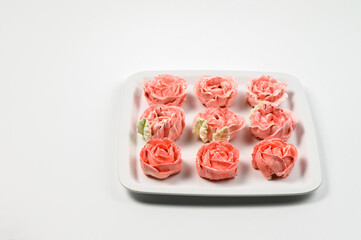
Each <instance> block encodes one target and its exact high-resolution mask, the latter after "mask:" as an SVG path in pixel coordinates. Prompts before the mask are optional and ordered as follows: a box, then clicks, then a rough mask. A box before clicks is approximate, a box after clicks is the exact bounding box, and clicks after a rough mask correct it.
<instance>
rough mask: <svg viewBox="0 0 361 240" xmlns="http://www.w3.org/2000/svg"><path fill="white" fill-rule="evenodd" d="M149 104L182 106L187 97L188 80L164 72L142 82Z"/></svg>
mask: <svg viewBox="0 0 361 240" xmlns="http://www.w3.org/2000/svg"><path fill="white" fill-rule="evenodd" d="M142 86H143V90H144V96H145V98H146V99H147V101H148V103H149V105H153V104H164V105H168V106H179V107H180V106H182V104H183V103H184V101H185V99H186V94H187V92H186V91H187V82H186V81H185V80H184V79H183V78H180V77H177V76H173V75H170V74H163V75H159V76H156V77H154V78H153V79H152V80H149V81H145V82H143V84H142Z"/></svg>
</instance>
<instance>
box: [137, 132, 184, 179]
mask: <svg viewBox="0 0 361 240" xmlns="http://www.w3.org/2000/svg"><path fill="white" fill-rule="evenodd" d="M139 156H140V165H141V167H142V169H143V172H144V173H145V174H146V175H149V176H152V177H155V178H159V179H164V178H167V177H169V176H170V175H172V174H176V173H179V172H180V171H181V170H182V159H181V149H180V148H179V147H177V146H176V145H175V144H174V142H172V141H171V140H170V139H168V138H155V139H152V140H150V141H148V142H147V143H146V144H145V145H144V147H143V148H142V150H141V151H140V154H139Z"/></svg>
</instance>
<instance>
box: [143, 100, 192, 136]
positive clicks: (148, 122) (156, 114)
mask: <svg viewBox="0 0 361 240" xmlns="http://www.w3.org/2000/svg"><path fill="white" fill-rule="evenodd" d="M184 126H185V115H184V111H183V109H182V108H180V107H175V106H167V105H160V104H156V105H152V106H150V107H149V108H148V109H147V110H145V111H144V113H143V114H142V116H141V117H140V120H139V121H138V123H137V131H138V132H139V133H140V134H142V135H143V138H144V139H145V140H146V141H149V140H150V139H152V138H164V137H167V138H169V139H171V140H173V141H174V140H176V139H177V138H178V137H179V136H180V135H182V132H183V129H184Z"/></svg>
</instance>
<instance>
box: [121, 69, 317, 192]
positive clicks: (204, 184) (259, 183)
mask: <svg viewBox="0 0 361 240" xmlns="http://www.w3.org/2000/svg"><path fill="white" fill-rule="evenodd" d="M160 74H172V75H176V76H179V77H181V78H183V79H184V80H186V81H187V84H188V86H187V95H186V101H185V103H184V104H183V105H182V106H181V108H182V109H183V110H184V112H185V128H184V131H183V134H182V135H181V136H180V137H179V138H178V139H177V140H175V144H176V145H177V146H178V147H180V148H181V156H182V171H181V172H179V173H178V174H175V175H172V176H171V177H169V178H167V179H163V180H159V179H156V178H152V177H149V176H147V175H145V174H144V173H143V171H142V168H141V165H140V160H139V153H140V151H141V149H142V148H143V146H144V145H145V143H146V141H145V140H144V139H143V137H142V136H141V135H140V134H138V133H137V122H138V121H139V118H140V116H141V115H142V113H143V112H144V111H145V110H146V109H147V108H148V107H149V105H148V103H147V100H146V98H145V97H144V93H143V88H142V82H144V81H147V80H150V79H152V78H153V77H154V76H157V75H160ZM202 75H215V76H225V75H231V76H233V77H234V79H235V80H236V81H237V82H238V89H237V93H238V94H237V96H236V98H235V101H234V103H233V105H232V106H231V107H230V108H229V109H230V110H231V111H233V112H234V113H237V114H240V115H242V116H243V117H244V118H245V119H246V127H244V128H243V129H242V130H241V131H239V132H238V134H237V135H236V136H235V137H234V138H233V139H231V140H230V143H231V144H232V145H233V146H234V147H235V148H237V149H238V150H239V161H238V163H237V164H238V174H237V176H236V177H234V178H231V179H226V180H220V181H210V180H207V179H204V178H201V177H200V176H199V175H198V173H197V169H196V155H197V151H198V150H199V149H200V147H201V146H203V145H204V143H203V142H202V141H201V140H200V139H199V138H198V137H197V136H195V135H194V134H192V123H193V119H194V117H195V116H196V115H197V113H199V112H200V111H202V110H203V109H205V108H206V107H205V106H203V105H202V103H201V102H200V101H199V100H198V99H197V96H196V95H195V93H194V90H193V88H194V83H195V82H196V80H197V79H198V78H199V77H200V76H202ZM262 75H271V76H272V77H274V78H275V79H277V80H279V81H282V82H284V83H287V84H288V86H287V93H288V98H287V99H286V100H285V101H284V102H283V103H282V104H281V105H280V107H281V108H285V109H289V110H291V111H293V113H294V115H295V116H296V118H297V121H298V123H297V127H296V128H295V130H294V132H293V134H292V135H291V137H290V138H289V139H288V141H287V142H288V143H291V144H293V145H294V146H295V147H296V148H297V150H298V158H297V160H296V162H295V165H294V168H293V170H292V172H291V174H290V175H289V176H288V177H287V178H279V179H274V180H272V181H267V179H265V177H264V176H263V175H262V173H261V172H260V171H258V170H255V169H254V168H253V167H252V164H251V161H252V151H253V147H254V146H255V145H256V144H257V143H258V142H260V140H259V139H257V138H255V137H254V136H253V135H252V134H251V132H250V131H249V128H248V127H249V124H250V122H249V116H250V112H251V109H252V107H251V106H250V105H249V104H248V102H247V101H246V91H247V83H248V82H249V81H250V80H251V79H253V78H259V77H260V76H262ZM122 91H123V92H122V96H121V104H122V109H121V119H120V122H119V124H120V125H121V128H120V135H119V163H118V174H119V180H120V182H121V184H122V185H123V186H124V187H126V188H127V189H129V190H131V191H135V192H138V193H151V194H171V195H199V196H281V195H299V194H306V193H310V192H312V191H314V190H315V189H317V188H318V187H319V186H320V184H321V169H320V160H319V153H318V147H317V139H316V135H315V129H314V125H313V121H312V115H311V111H310V108H309V103H308V101H307V98H306V95H305V93H304V89H303V87H302V85H301V83H300V82H299V80H298V79H297V78H295V77H294V76H292V75H289V74H285V73H276V72H248V71H227V70H226V71H221V70H219V71H218V70H217V71H216V70H209V71H208V70H184V71H183V70H179V71H178V70H177V71H168V70H167V71H145V72H139V73H136V74H134V75H132V76H130V77H129V78H128V79H127V80H126V82H125V84H124V87H123V89H122Z"/></svg>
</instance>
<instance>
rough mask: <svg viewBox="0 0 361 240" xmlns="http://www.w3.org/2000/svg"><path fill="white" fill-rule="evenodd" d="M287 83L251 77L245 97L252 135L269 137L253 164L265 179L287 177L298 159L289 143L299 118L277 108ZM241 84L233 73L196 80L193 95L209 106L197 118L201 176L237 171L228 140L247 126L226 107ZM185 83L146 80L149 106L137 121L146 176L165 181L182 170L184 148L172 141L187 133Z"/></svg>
mask: <svg viewBox="0 0 361 240" xmlns="http://www.w3.org/2000/svg"><path fill="white" fill-rule="evenodd" d="M286 86H287V84H285V83H282V82H279V81H277V80H275V79H274V78H272V77H270V76H262V77H260V78H258V79H253V80H251V81H250V82H249V84H248V90H247V101H248V102H249V104H250V105H251V106H254V109H252V112H251V116H250V120H251V125H250V127H249V129H250V131H251V133H252V134H253V135H254V136H255V137H258V138H261V139H265V141H262V142H260V143H259V144H257V145H256V146H255V147H254V152H253V154H252V166H253V167H254V168H255V169H260V170H261V172H262V173H263V175H264V176H265V177H266V178H267V179H269V180H270V179H271V178H272V176H273V175H276V176H278V177H287V176H288V175H289V173H290V171H291V170H292V168H293V166H294V162H295V160H296V158H297V150H296V148H295V147H294V146H293V145H292V144H288V143H285V142H284V141H286V140H287V139H288V138H289V137H290V135H291V134H292V132H293V130H294V128H295V124H296V120H295V118H294V116H293V113H292V112H291V111H288V110H283V109H280V108H277V105H279V104H281V103H282V102H283V100H284V99H285V98H286V97H287V93H286ZM237 87H238V84H237V82H236V81H235V80H234V78H233V77H232V76H223V77H219V76H202V77H200V78H199V79H198V81H197V82H196V83H195V88H194V89H195V93H196V95H197V97H198V99H199V100H200V101H201V102H202V104H204V105H205V106H206V107H207V108H206V109H204V110H203V111H202V112H200V113H199V114H198V115H197V116H196V117H195V119H194V122H193V133H194V134H196V135H197V136H199V138H200V139H201V140H202V141H203V142H211V143H209V144H205V145H203V146H202V147H201V148H200V149H199V151H198V153H197V157H196V166H197V170H198V173H199V175H200V176H201V177H204V178H207V179H210V180H220V179H226V178H232V177H234V176H236V175H237V162H238V157H239V152H238V150H237V149H236V148H234V147H233V146H232V145H231V144H230V143H228V141H229V140H230V139H231V138H233V137H234V136H235V135H236V133H237V132H238V131H239V130H240V129H242V128H243V127H244V126H245V120H244V118H243V117H242V116H240V115H239V114H235V113H233V112H232V111H230V110H229V109H228V107H230V106H231V105H232V104H233V102H234V99H235V97H236V95H237ZM186 88H187V83H186V81H185V80H184V79H182V78H180V77H177V76H172V75H169V74H164V75H159V76H157V77H155V78H154V79H152V80H150V81H146V82H143V89H144V95H145V97H146V99H147V101H148V103H149V105H150V107H149V108H148V109H147V110H146V111H145V112H144V113H143V114H142V116H141V118H140V120H139V122H138V123H137V131H138V132H139V133H140V134H142V135H143V137H144V139H145V140H146V141H148V142H147V143H146V144H145V146H144V147H143V149H142V151H141V153H140V162H141V166H142V169H143V171H144V172H145V174H147V175H150V176H153V177H156V178H160V179H164V178H166V177H168V176H170V175H172V174H175V173H178V172H180V171H181V166H182V165H181V161H182V160H181V157H180V148H179V147H177V146H176V145H175V144H174V143H173V141H174V140H176V139H177V138H178V137H179V136H180V135H181V134H182V132H183V129H184V127H185V115H184V111H183V109H181V108H180V107H179V106H181V105H182V104H183V103H184V101H185V97H186Z"/></svg>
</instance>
